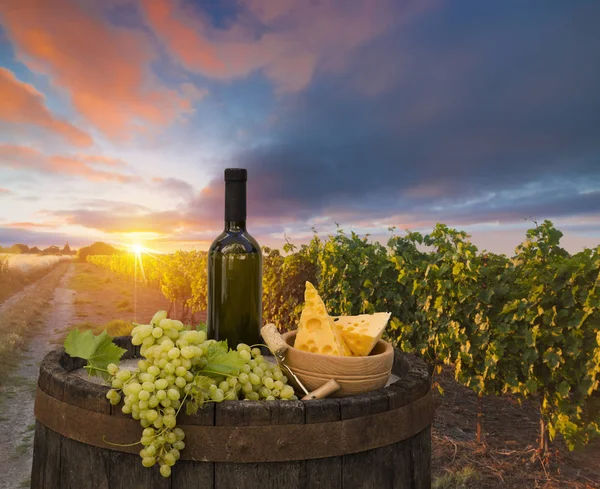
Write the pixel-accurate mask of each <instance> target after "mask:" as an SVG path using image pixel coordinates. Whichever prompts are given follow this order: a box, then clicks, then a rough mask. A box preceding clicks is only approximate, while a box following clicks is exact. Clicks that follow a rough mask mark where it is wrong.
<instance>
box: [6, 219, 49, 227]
mask: <svg viewBox="0 0 600 489" xmlns="http://www.w3.org/2000/svg"><path fill="white" fill-rule="evenodd" d="M2 226H3V227H7V228H17V229H52V228H54V227H55V224H47V223H39V222H28V221H26V222H9V223H6V224H3V225H2Z"/></svg>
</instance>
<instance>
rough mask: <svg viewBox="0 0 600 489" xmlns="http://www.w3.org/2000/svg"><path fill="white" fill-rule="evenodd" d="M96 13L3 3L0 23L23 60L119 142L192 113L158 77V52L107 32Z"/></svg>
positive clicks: (68, 6) (66, 6) (135, 35)
mask: <svg viewBox="0 0 600 489" xmlns="http://www.w3.org/2000/svg"><path fill="white" fill-rule="evenodd" d="M94 7H95V6H93V5H91V4H88V5H87V7H84V6H83V5H82V4H81V3H80V2H77V1H75V0H53V1H52V2H48V1H46V0H7V1H4V2H0V17H1V18H2V20H3V28H4V29H5V32H6V33H7V35H8V37H9V39H10V40H11V41H12V42H13V43H14V45H15V48H16V52H17V56H18V58H19V60H20V61H22V62H23V63H25V64H26V65H27V67H28V68H29V69H31V70H32V71H35V72H39V73H44V74H47V75H49V76H50V78H51V81H52V83H53V84H55V85H56V86H58V87H61V88H63V89H65V90H66V91H67V92H68V93H69V94H70V96H71V101H72V104H73V106H74V107H75V109H76V110H77V111H78V112H79V113H80V114H81V115H82V116H83V117H85V118H86V119H87V120H88V121H90V122H91V123H92V124H93V125H95V126H96V127H97V128H98V129H99V130H100V131H102V132H103V133H104V134H106V135H108V136H109V137H111V138H113V139H124V138H127V137H129V136H130V135H131V132H132V131H137V130H143V129H144V127H145V126H146V125H164V124H168V123H170V122H171V121H173V120H174V119H175V118H176V117H177V116H178V115H179V114H181V113H182V112H187V111H190V110H191V108H192V107H191V104H192V101H193V100H192V98H190V96H189V95H182V94H180V93H179V92H177V91H175V90H172V89H170V88H167V87H165V86H161V85H160V84H159V82H158V81H157V80H156V79H155V77H154V76H152V74H151V72H150V68H149V65H150V63H151V62H152V61H153V58H154V56H155V52H154V50H153V49H152V46H151V45H150V43H149V40H148V38H147V36H146V34H144V33H143V31H141V30H132V29H125V28H120V27H115V26H110V25H108V24H107V23H105V22H104V21H103V20H102V19H101V18H100V17H99V16H96V17H95V16H94V15H93V10H94ZM96 13H97V12H96Z"/></svg>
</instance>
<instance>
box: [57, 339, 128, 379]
mask: <svg viewBox="0 0 600 489" xmlns="http://www.w3.org/2000/svg"><path fill="white" fill-rule="evenodd" d="M64 347H65V351H66V352H67V353H68V354H69V355H70V356H72V357H78V358H83V359H84V360H87V361H88V364H87V365H86V367H85V368H86V369H87V370H88V372H89V373H90V374H95V375H99V376H100V377H102V378H104V379H107V378H108V375H107V373H106V372H104V370H106V367H107V366H108V365H109V364H111V363H115V364H118V363H119V360H120V359H121V357H122V356H123V354H124V353H125V352H126V351H127V350H125V349H123V348H120V347H118V346H117V345H115V344H114V343H113V342H112V338H111V337H110V336H109V335H108V333H107V332H106V331H103V332H102V333H101V334H99V335H98V336H94V333H92V332H91V331H90V330H88V331H85V332H83V333H82V332H80V331H79V329H75V330H73V331H71V332H70V333H69V335H68V336H67V338H66V339H65V344H64Z"/></svg>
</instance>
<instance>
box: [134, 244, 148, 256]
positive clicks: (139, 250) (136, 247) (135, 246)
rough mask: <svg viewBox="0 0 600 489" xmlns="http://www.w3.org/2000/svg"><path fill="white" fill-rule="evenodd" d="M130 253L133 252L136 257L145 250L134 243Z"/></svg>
mask: <svg viewBox="0 0 600 489" xmlns="http://www.w3.org/2000/svg"><path fill="white" fill-rule="evenodd" d="M130 248H131V251H133V252H134V253H135V254H136V255H139V254H140V253H143V252H144V251H145V250H146V249H145V248H144V247H143V246H142V245H141V244H139V243H134V244H132V245H131V246H130Z"/></svg>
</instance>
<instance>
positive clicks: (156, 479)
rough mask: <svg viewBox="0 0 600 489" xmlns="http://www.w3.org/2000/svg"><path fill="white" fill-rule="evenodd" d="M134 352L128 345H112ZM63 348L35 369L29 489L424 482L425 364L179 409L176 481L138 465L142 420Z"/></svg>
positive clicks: (349, 486) (401, 363) (405, 358)
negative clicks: (283, 393) (277, 395)
mask: <svg viewBox="0 0 600 489" xmlns="http://www.w3.org/2000/svg"><path fill="white" fill-rule="evenodd" d="M116 340H117V341H116V342H117V343H119V344H120V345H121V346H123V347H124V348H127V353H126V355H125V357H130V358H131V357H135V356H137V355H136V349H135V347H132V345H131V343H130V338H128V337H123V338H118V339H116ZM82 366H83V362H82V361H80V360H78V359H72V358H70V357H69V356H68V355H67V354H66V353H65V352H64V350H62V349H60V350H55V351H52V352H50V353H49V354H48V355H47V356H46V357H45V358H44V360H43V362H42V364H41V366H40V377H39V382H38V390H37V394H36V404H35V415H36V418H37V421H36V428H35V440H34V450H33V465H32V474H31V487H32V489H59V488H60V489H87V488H90V489H108V488H110V489H118V488H123V489H134V488H140V489H148V488H155V489H162V488H165V489H166V488H173V489H188V488H189V489H191V488H194V489H197V488H202V487H210V488H215V489H235V488H246V489H253V488H265V487H266V488H277V489H291V488H311V489H313V488H324V489H336V488H344V489H355V488H376V489H384V488H407V489H408V488H410V489H425V488H429V487H430V486H431V434H430V425H431V421H432V419H433V414H434V403H433V398H432V393H431V378H430V375H429V372H428V369H427V366H426V364H425V363H424V362H423V361H422V360H420V359H418V358H416V357H415V356H413V355H409V354H405V353H402V352H400V351H398V350H396V351H395V358H394V367H393V370H392V371H393V373H394V374H395V375H397V376H398V377H399V380H398V381H396V382H395V383H394V384H391V385H390V386H388V387H385V388H383V389H380V390H377V391H372V392H369V393H366V394H361V395H357V396H352V397H346V398H337V399H323V400H312V401H268V402H267V401H264V402H249V401H227V402H223V403H220V404H209V405H207V406H206V407H204V408H203V409H201V410H200V411H199V412H198V414H196V415H193V416H186V415H183V414H180V416H179V418H178V424H179V426H181V427H182V428H183V429H184V430H185V432H186V439H185V442H186V448H185V449H184V450H183V451H182V453H181V459H180V460H179V461H178V462H177V463H176V464H175V466H174V467H173V470H172V475H171V478H169V479H164V478H162V477H161V476H160V474H159V472H158V467H157V466H155V467H152V468H150V469H147V468H144V467H143V466H142V464H141V459H140V457H139V455H138V452H139V450H140V448H141V447H140V446H139V445H137V446H130V447H119V446H114V445H112V444H109V443H106V442H107V441H108V442H110V443H120V444H127V443H134V442H137V441H139V437H140V435H141V430H142V428H141V427H140V426H139V422H138V421H134V420H133V419H131V418H130V417H129V416H126V415H124V414H122V413H121V410H120V407H119V406H117V407H113V406H111V405H110V403H109V402H108V401H107V400H106V398H105V394H106V392H107V390H108V387H105V386H101V385H98V384H94V383H91V382H88V381H86V380H84V379H82V378H80V377H79V376H77V375H75V374H73V373H72V372H73V371H74V370H76V369H79V368H81V367H82Z"/></svg>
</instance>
